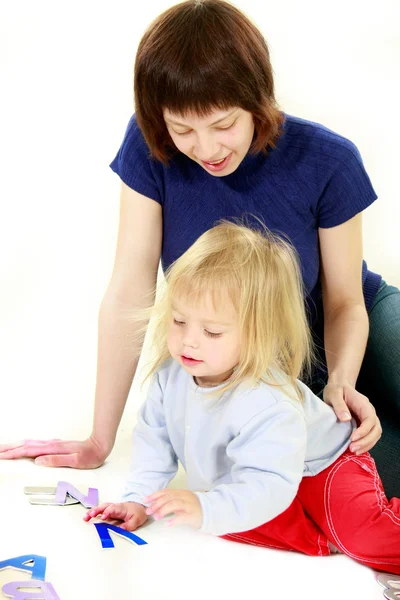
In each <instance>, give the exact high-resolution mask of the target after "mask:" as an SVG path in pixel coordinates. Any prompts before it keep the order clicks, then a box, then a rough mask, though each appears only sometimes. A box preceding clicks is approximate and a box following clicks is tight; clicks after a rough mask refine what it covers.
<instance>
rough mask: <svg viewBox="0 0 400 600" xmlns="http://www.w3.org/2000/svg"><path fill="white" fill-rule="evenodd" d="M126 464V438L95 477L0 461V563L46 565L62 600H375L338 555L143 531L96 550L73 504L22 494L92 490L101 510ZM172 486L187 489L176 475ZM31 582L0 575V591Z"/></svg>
mask: <svg viewBox="0 0 400 600" xmlns="http://www.w3.org/2000/svg"><path fill="white" fill-rule="evenodd" d="M128 455H129V435H126V436H124V437H122V439H120V440H119V441H118V443H117V445H116V447H115V449H114V451H113V453H112V454H111V456H110V458H109V460H108V461H107V463H106V464H105V465H104V466H103V467H102V468H100V469H97V470H93V471H73V470H70V469H57V470H52V469H46V468H43V467H38V466H36V465H35V464H34V463H33V461H30V460H20V461H14V462H12V461H6V462H2V461H0V515H1V530H0V562H1V561H4V560H6V559H8V558H12V557H15V556H20V555H25V554H37V555H42V556H46V557H47V571H46V581H50V582H51V583H52V585H53V586H54V589H55V590H56V592H57V593H58V595H59V597H60V599H61V600H115V599H117V598H118V599H125V598H132V600H152V599H153V598H160V599H162V600H188V598H190V599H191V600H197V599H200V598H209V599H211V600H214V599H215V600H216V599H217V598H218V599H220V598H221V599H222V598H223V599H225V598H226V599H229V600H244V599H245V598H265V599H268V600H270V599H271V600H272V599H277V598H279V599H284V600H286V599H288V600H289V599H290V600H292V599H295V598H296V599H298V598H307V600H338V599H340V600H347V599H349V600H350V599H351V600H379V599H380V600H382V599H383V597H384V596H383V588H381V587H380V585H379V584H378V583H377V582H376V581H375V573H374V572H372V571H371V570H370V569H368V568H366V567H363V566H361V565H358V564H356V563H355V562H353V561H352V560H350V559H349V558H347V557H345V556H342V555H335V556H329V557H323V558H311V557H307V556H302V555H299V554H296V553H290V552H282V551H274V550H269V549H263V548H258V547H253V546H246V545H242V544H237V543H234V542H228V541H226V540H221V539H219V538H214V537H211V536H206V535H203V534H200V533H199V532H196V531H193V530H189V529H188V528H184V527H176V528H167V527H166V526H165V522H155V521H154V522H149V523H148V524H146V525H145V526H144V527H142V528H141V529H140V530H138V531H137V534H138V535H139V536H140V537H142V538H143V539H144V540H145V541H146V542H147V545H145V546H136V545H134V544H133V543H131V542H129V541H126V540H124V539H122V538H120V537H118V536H115V535H114V536H113V540H114V543H115V548H114V549H110V550H103V549H102V547H101V543H100V539H99V537H98V535H97V532H96V530H95V528H94V526H93V525H91V524H88V523H85V522H84V521H83V520H82V517H83V514H84V512H85V509H84V508H83V506H81V505H73V506H66V507H56V506H33V505H31V504H29V502H28V498H27V496H25V495H24V493H23V488H24V486H33V485H40V486H43V485H45V486H49V485H52V486H53V485H54V486H55V485H56V484H57V481H60V480H66V481H69V482H70V483H72V484H74V485H76V486H77V487H78V488H79V489H80V490H81V491H86V489H87V487H89V486H90V487H97V488H98V489H99V492H100V501H107V500H114V499H116V496H117V494H118V491H119V489H120V487H121V485H122V481H123V477H124V470H125V468H126V466H127V456H128ZM172 485H173V486H174V487H183V486H184V485H185V478H184V474H183V473H181V472H179V473H178V475H177V477H176V478H175V480H174V481H173V482H172ZM29 577H30V575H29V574H24V573H22V572H17V571H15V570H12V569H10V568H7V569H4V570H2V571H0V598H5V596H4V595H2V594H1V588H2V587H3V585H4V584H5V583H7V582H9V581H23V580H24V579H28V578H29ZM37 597H38V598H39V596H37Z"/></svg>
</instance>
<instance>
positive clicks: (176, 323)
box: [174, 319, 185, 327]
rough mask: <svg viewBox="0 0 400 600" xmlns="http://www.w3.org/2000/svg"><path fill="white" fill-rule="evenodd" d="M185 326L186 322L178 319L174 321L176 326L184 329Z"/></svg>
mask: <svg viewBox="0 0 400 600" xmlns="http://www.w3.org/2000/svg"><path fill="white" fill-rule="evenodd" d="M184 324H185V321H178V319H174V325H178V326H179V327H182V325H184Z"/></svg>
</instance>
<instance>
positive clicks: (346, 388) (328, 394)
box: [324, 381, 382, 456]
mask: <svg viewBox="0 0 400 600" xmlns="http://www.w3.org/2000/svg"><path fill="white" fill-rule="evenodd" d="M324 401H325V402H326V403H327V404H330V405H331V406H332V408H333V410H334V411H335V414H336V416H337V418H338V419H339V421H349V420H350V418H351V415H350V414H349V410H350V411H351V413H352V414H353V415H354V417H355V418H356V420H357V421H358V423H359V426H358V427H357V429H355V430H354V431H353V434H352V436H351V441H352V443H351V444H350V451H351V452H354V454H356V455H357V456H358V455H359V454H363V453H364V452H368V450H370V449H371V448H373V447H374V446H375V444H376V442H377V441H378V440H379V439H380V437H381V435H382V427H381V424H380V421H379V419H378V417H377V416H376V412H375V408H374V407H373V405H372V404H371V402H370V401H369V400H368V398H367V397H366V396H363V394H360V392H357V390H356V389H355V388H354V387H353V386H352V385H350V384H348V383H345V384H342V385H340V384H337V383H329V381H328V384H327V386H326V387H325V389H324Z"/></svg>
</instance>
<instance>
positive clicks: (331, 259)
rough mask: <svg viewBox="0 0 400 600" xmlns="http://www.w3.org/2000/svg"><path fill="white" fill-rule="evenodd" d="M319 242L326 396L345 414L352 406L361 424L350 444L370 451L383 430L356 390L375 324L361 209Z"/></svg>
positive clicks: (326, 231)
mask: <svg viewBox="0 0 400 600" xmlns="http://www.w3.org/2000/svg"><path fill="white" fill-rule="evenodd" d="M319 242H320V253H321V283H322V298H323V307H324V323H325V325H324V343H325V353H326V361H327V366H328V384H327V386H326V388H325V390H324V400H325V401H326V402H328V403H329V404H331V405H332V406H333V408H334V410H335V413H336V415H337V416H338V418H339V419H340V420H346V419H348V418H349V417H348V416H346V415H348V408H350V409H351V410H352V412H354V413H355V415H356V417H358V419H359V420H360V421H361V426H360V427H359V428H358V429H357V430H356V431H355V432H354V433H353V436H352V440H353V444H352V445H351V447H350V449H351V450H353V451H355V452H357V453H361V452H366V451H367V450H369V449H370V448H372V447H373V446H374V445H375V444H376V442H377V441H378V440H379V438H380V436H381V433H382V430H381V427H380V423H379V419H378V418H377V416H376V414H375V409H374V407H373V406H372V405H371V404H370V403H369V402H368V399H367V398H365V396H363V395H362V394H360V393H359V392H357V391H356V390H355V386H356V382H357V377H358V374H359V371H360V368H361V364H362V360H363V357H364V353H365V347H366V344H367V339H368V329H369V325H368V314H367V311H366V308H365V303H364V296H363V290H362V259H363V251H362V215H361V213H359V214H358V215H356V216H355V217H353V218H352V219H350V220H349V221H346V222H345V223H343V224H341V225H338V226H337V227H332V228H329V229H320V230H319ZM347 407H348V408H347ZM356 440H357V443H354V442H356ZM357 447H358V448H357Z"/></svg>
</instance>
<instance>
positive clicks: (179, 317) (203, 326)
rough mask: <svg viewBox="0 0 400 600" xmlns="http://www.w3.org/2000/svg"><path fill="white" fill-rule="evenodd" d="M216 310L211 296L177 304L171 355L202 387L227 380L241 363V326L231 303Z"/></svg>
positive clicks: (170, 329)
mask: <svg viewBox="0 0 400 600" xmlns="http://www.w3.org/2000/svg"><path fill="white" fill-rule="evenodd" d="M219 304H220V307H221V308H217V307H215V305H214V303H213V301H212V296H211V294H209V295H207V296H206V297H205V298H204V301H203V302H201V303H199V304H188V303H186V302H184V301H182V300H179V302H178V301H177V302H174V304H173V307H172V317H171V323H170V326H169V331H168V339H167V345H168V350H169V352H170V354H171V356H172V357H173V358H174V359H175V360H176V361H178V362H179V363H180V364H181V365H182V367H183V368H184V369H185V371H187V372H188V373H190V375H192V376H193V377H194V378H195V380H196V383H197V384H198V385H199V386H202V387H208V386H215V385H219V384H220V383H222V382H223V381H225V380H226V379H228V378H229V377H230V376H231V374H232V372H233V370H234V368H235V367H236V365H237V364H238V362H239V356H240V353H239V349H240V344H239V337H240V336H239V327H238V323H237V313H236V310H235V308H234V306H233V304H232V302H231V301H230V300H229V299H228V298H227V299H226V302H224V303H223V305H222V303H219Z"/></svg>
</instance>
